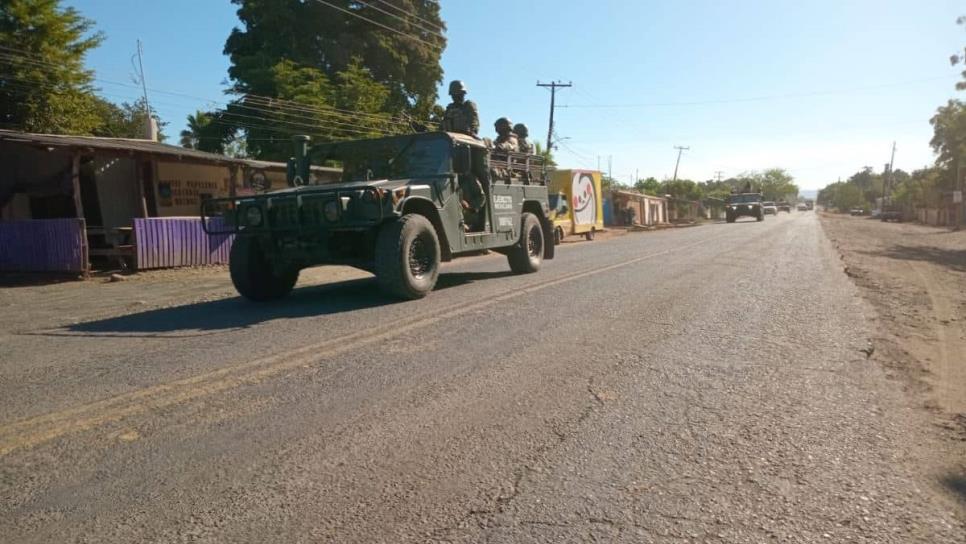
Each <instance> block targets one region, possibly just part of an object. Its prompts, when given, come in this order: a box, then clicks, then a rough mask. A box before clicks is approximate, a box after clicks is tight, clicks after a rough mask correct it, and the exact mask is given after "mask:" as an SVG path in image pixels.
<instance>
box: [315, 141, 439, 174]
mask: <svg viewBox="0 0 966 544" xmlns="http://www.w3.org/2000/svg"><path fill="white" fill-rule="evenodd" d="M450 149H451V145H450V142H449V140H448V139H446V138H443V137H438V138H419V137H409V138H385V139H382V140H364V141H356V142H344V143H339V144H335V145H332V146H320V147H318V148H316V150H315V151H314V153H313V162H316V161H334V162H336V163H338V164H340V165H341V166H342V181H368V180H376V179H407V178H415V177H426V176H436V175H441V174H448V173H449V172H450Z"/></svg>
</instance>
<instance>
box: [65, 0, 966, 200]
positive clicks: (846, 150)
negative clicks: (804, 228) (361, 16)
mask: <svg viewBox="0 0 966 544" xmlns="http://www.w3.org/2000/svg"><path fill="white" fill-rule="evenodd" d="M66 3H67V4H69V5H73V6H75V7H76V8H78V9H79V10H80V11H81V12H82V13H84V14H85V15H86V16H88V17H91V18H93V19H94V20H95V21H96V22H97V27H98V29H100V30H101V31H103V32H104V33H105V34H106V35H107V40H106V41H105V43H104V45H103V46H102V47H100V48H99V49H98V50H97V51H95V52H93V53H92V54H91V55H90V57H89V65H90V66H91V67H92V68H94V69H95V70H96V72H97V77H98V78H100V79H101V80H109V81H116V82H120V83H124V84H126V85H128V86H122V85H115V84H111V83H105V82H104V81H99V82H98V85H99V86H100V87H101V88H102V90H103V93H104V95H105V96H106V97H107V98H109V99H112V100H129V101H130V100H134V99H135V98H136V97H137V95H138V91H137V90H136V89H134V88H133V87H132V86H130V85H131V74H132V73H133V70H132V67H131V55H132V54H133V53H134V52H135V41H136V40H137V39H138V38H140V39H141V40H142V41H143V42H144V49H145V71H146V73H147V78H146V79H147V82H148V87H149V88H150V89H157V90H163V91H176V92H179V93H182V94H184V95H189V96H191V97H199V98H188V97H183V96H171V95H167V94H161V93H157V92H149V94H150V96H151V99H152V102H153V103H154V104H155V105H156V106H157V108H158V110H159V112H160V113H161V115H162V117H163V118H164V119H165V120H167V121H170V123H171V124H170V126H169V128H168V133H169V134H170V135H172V136H173V135H176V134H177V133H178V132H179V131H180V130H181V129H182V128H183V125H184V118H185V116H186V115H187V114H188V113H192V112H193V111H195V110H196V109H198V108H204V107H206V106H210V105H211V104H213V103H216V102H209V103H206V101H205V100H201V98H206V99H209V100H211V101H223V100H224V97H223V94H222V90H223V89H224V81H225V78H226V77H227V72H226V70H227V67H228V62H227V59H226V58H225V57H224V56H223V55H222V48H223V46H224V42H225V38H226V37H227V36H228V33H229V32H230V30H231V28H232V27H233V26H235V25H236V24H237V19H236V17H235V9H234V6H233V5H231V4H230V3H229V2H228V0H166V1H165V2H157V1H155V0H69V1H67V2H66ZM442 6H443V18H444V20H445V21H446V23H447V25H448V27H449V29H448V32H447V37H448V39H449V45H448V47H447V49H446V51H445V52H444V55H443V67H444V69H445V71H446V76H445V77H446V81H448V80H449V79H454V78H459V79H463V80H465V81H466V82H467V84H468V85H469V87H470V98H471V99H472V100H475V101H476V102H477V104H478V105H479V107H480V116H481V123H482V125H483V127H484V132H485V133H490V132H492V122H493V121H494V120H495V119H496V118H497V117H499V116H502V115H506V116H509V117H510V118H511V119H512V120H513V121H514V122H520V121H522V122H525V123H527V124H528V125H529V126H530V129H531V133H532V134H533V136H534V137H536V138H537V139H541V140H544V139H546V130H547V115H548V110H549V92H548V91H547V90H545V89H542V88H538V87H536V86H535V83H536V82H537V80H542V81H549V80H554V79H559V80H563V81H568V82H569V81H572V82H573V84H574V87H573V88H572V89H565V90H561V91H559V94H558V105H560V106H561V107H560V108H559V109H558V110H557V114H556V118H557V133H558V135H559V136H560V137H561V138H563V140H562V141H561V143H560V147H559V149H558V151H557V157H558V162H560V163H561V165H562V166H566V167H591V168H594V167H596V165H597V160H598V159H597V157H598V156H600V157H601V159H600V160H601V165H602V167H603V169H604V170H605V171H606V170H607V164H608V157H613V159H612V161H613V162H612V164H613V174H614V176H615V177H618V178H619V179H622V180H625V181H629V180H630V178H631V177H632V176H633V175H634V173H635V172H639V174H640V177H646V176H654V177H657V178H659V179H661V178H663V177H665V176H667V177H670V176H671V174H672V172H673V170H674V159H675V153H676V151H675V150H674V149H673V147H674V146H675V145H685V146H690V148H691V149H690V150H689V151H686V152H685V153H684V157H683V158H682V161H681V170H680V173H679V176H680V177H687V178H691V179H698V180H703V179H708V178H711V177H713V176H714V173H715V171H717V170H722V171H724V175H725V176H726V177H727V176H729V175H734V174H737V173H740V172H742V171H745V170H753V169H762V168H768V167H771V166H779V167H784V168H787V169H789V170H790V171H791V172H792V174H793V175H794V176H795V177H796V178H797V179H798V181H799V184H800V185H801V186H802V187H803V188H819V187H822V186H824V185H825V184H826V183H828V182H830V181H834V180H835V179H836V178H838V177H839V176H842V177H847V176H848V175H850V174H852V173H853V172H855V171H856V170H858V169H859V168H861V167H862V166H863V165H870V166H873V167H875V168H876V170H881V168H882V165H883V163H885V162H887V161H888V159H889V151H890V148H891V145H892V141H893V140H895V141H896V142H897V146H898V152H897V154H896V165H897V167H900V168H904V169H914V168H919V167H922V166H924V165H926V164H929V163H931V162H932V158H933V156H932V152H931V150H930V148H929V146H928V142H929V138H930V136H931V127H930V126H929V123H928V119H929V117H930V116H931V115H932V113H933V112H934V110H935V109H936V107H938V106H939V105H941V104H943V103H944V102H945V101H946V100H948V99H949V98H953V97H956V96H957V94H958V95H959V97H960V98H966V96H964V94H966V93H957V92H956V91H955V90H954V83H955V81H956V77H957V71H956V70H955V69H953V68H952V67H950V65H949V61H948V58H949V56H950V55H951V54H953V53H954V52H956V51H957V50H962V47H963V46H964V45H966V32H964V31H963V30H962V28H961V27H958V26H957V25H956V24H955V19H956V17H957V16H958V15H963V14H966V5H963V4H962V2H957V1H952V0H948V1H947V0H922V1H919V2H911V1H897V0H853V1H849V2H842V1H841V0H837V1H826V0H823V1H809V2H800V1H790V0H755V1H750V0H748V1H741V2H739V1H731V2H720V1H711V0H707V1H686V0H682V1H670V0H669V1H665V2H651V1H633V0H600V1H595V2H586V1H581V2H578V1H576V0H516V1H512V2H511V1H504V0H491V1H486V2H470V1H464V0H442ZM445 83H446V82H445V81H444V82H443V85H445ZM444 95H445V88H444V87H443V86H441V96H443V98H441V100H443V99H444V98H445V96H444ZM614 106H619V107H614Z"/></svg>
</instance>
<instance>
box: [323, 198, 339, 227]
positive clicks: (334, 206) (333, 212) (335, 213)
mask: <svg viewBox="0 0 966 544" xmlns="http://www.w3.org/2000/svg"><path fill="white" fill-rule="evenodd" d="M322 214H323V215H325V220H326V221H329V222H330V223H335V222H336V221H338V220H339V201H338V200H330V201H328V202H326V203H325V206H323V207H322Z"/></svg>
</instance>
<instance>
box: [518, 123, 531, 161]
mask: <svg viewBox="0 0 966 544" xmlns="http://www.w3.org/2000/svg"><path fill="white" fill-rule="evenodd" d="M513 133H514V134H516V136H517V146H518V147H519V149H520V153H526V154H527V155H532V154H533V152H534V147H533V142H531V141H530V139H529V137H530V129H529V128H527V125H524V124H523V123H517V124H515V125H513Z"/></svg>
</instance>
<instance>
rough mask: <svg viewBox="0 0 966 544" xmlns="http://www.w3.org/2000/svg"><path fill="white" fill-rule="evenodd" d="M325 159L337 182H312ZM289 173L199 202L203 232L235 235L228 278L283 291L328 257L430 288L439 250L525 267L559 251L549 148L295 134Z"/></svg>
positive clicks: (384, 282) (262, 297)
mask: <svg viewBox="0 0 966 544" xmlns="http://www.w3.org/2000/svg"><path fill="white" fill-rule="evenodd" d="M326 161H336V162H338V163H340V164H341V165H342V169H343V175H342V181H341V182H340V183H330V184H323V185H308V184H306V183H305V180H308V179H309V175H310V167H311V165H312V164H323V163H325V162H326ZM288 178H289V185H290V187H289V188H287V189H282V190H278V191H274V192H270V193H265V194H260V195H253V196H236V197H233V198H221V199H209V200H206V201H205V202H204V203H203V204H202V212H201V216H202V222H203V225H204V229H205V231H206V232H207V233H209V234H235V235H236V238H235V241H234V243H233V245H232V248H231V254H230V262H229V269H230V273H231V279H232V282H233V283H234V285H235V288H236V289H237V290H238V292H239V293H240V294H241V295H242V296H244V297H246V298H249V299H251V300H255V301H266V300H273V299H279V298H282V297H284V296H285V295H287V294H288V293H289V292H290V291H291V290H292V288H293V287H294V285H295V282H296V281H297V279H298V275H299V271H300V270H301V269H304V268H308V267H312V266H317V265H322V264H343V265H350V266H354V267H357V268H361V269H364V270H368V271H370V272H373V273H374V274H375V275H376V279H377V282H378V284H379V285H380V286H381V287H382V289H383V290H385V291H386V292H388V293H390V294H392V295H394V296H397V297H401V298H407V299H415V298H421V297H423V296H426V294H428V293H429V292H430V291H432V290H433V287H434V286H435V285H436V280H437V277H438V276H439V270H440V262H442V261H449V260H451V259H454V258H456V257H460V256H462V255H468V254H477V253H479V252H480V251H482V250H487V249H489V250H493V251H495V252H499V253H502V254H504V255H506V257H507V260H508V261H509V265H510V269H511V270H513V271H514V272H516V273H529V272H536V271H537V270H538V269H539V268H540V264H541V262H542V260H543V259H552V258H553V255H554V244H553V223H552V222H551V221H550V219H549V218H548V210H549V209H548V203H547V172H546V168H545V165H544V161H543V159H542V157H539V156H535V155H524V154H519V153H507V152H498V151H495V150H493V149H492V148H491V147H490V146H488V145H487V143H486V142H484V141H482V140H478V139H476V138H473V137H470V136H466V135H463V134H455V133H446V132H432V133H420V134H409V135H405V136H393V137H387V138H378V139H370V140H354V141H348V142H338V143H328V144H320V145H314V146H310V145H309V138H308V137H306V136H300V137H297V138H296V141H295V157H294V158H292V159H290V160H289V174H288ZM477 181H478V182H479V185H478V186H477V185H476V182H477ZM466 187H476V188H477V189H476V190H475V192H476V196H477V198H478V200H479V202H480V206H479V209H472V208H471V209H469V210H468V209H466V208H467V207H468V204H467V202H466V201H467V200H468V199H469V197H468V195H465V194H464V191H466V189H465V188H466ZM480 188H481V189H482V193H483V194H482V195H480V194H479V189H480ZM467 192H468V191H467Z"/></svg>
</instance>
